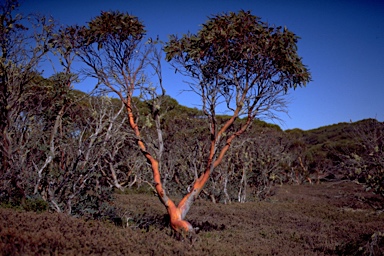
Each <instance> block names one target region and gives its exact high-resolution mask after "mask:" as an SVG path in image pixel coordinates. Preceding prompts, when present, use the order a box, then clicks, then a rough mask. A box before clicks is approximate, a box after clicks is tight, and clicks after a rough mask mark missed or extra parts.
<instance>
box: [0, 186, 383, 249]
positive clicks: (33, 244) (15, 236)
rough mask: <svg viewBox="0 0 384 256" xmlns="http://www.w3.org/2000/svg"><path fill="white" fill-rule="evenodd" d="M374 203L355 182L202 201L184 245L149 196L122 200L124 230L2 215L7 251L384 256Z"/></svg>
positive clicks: (57, 217) (0, 240)
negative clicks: (258, 197) (255, 198)
mask: <svg viewBox="0 0 384 256" xmlns="http://www.w3.org/2000/svg"><path fill="white" fill-rule="evenodd" d="M372 202H373V203H375V204H376V205H377V204H378V203H382V201H381V202H380V201H378V200H377V198H376V197H374V196H372V195H371V194H370V193H367V192H365V191H364V190H363V188H362V187H361V186H360V185H357V184H354V183H350V182H341V183H326V184H321V185H314V186H311V185H302V186H288V185H285V186H282V187H276V194H275V195H274V196H273V197H271V198H270V199H269V200H267V201H264V202H251V203H245V204H238V203H233V204H230V205H221V204H212V203H211V202H207V201H204V200H198V201H196V202H195V204H194V206H193V207H192V209H191V211H190V213H189V215H188V216H187V217H188V220H189V221H190V222H191V223H192V224H194V226H198V227H199V228H200V231H199V232H198V234H197V235H194V236H193V237H192V238H190V239H184V240H183V239H182V240H177V239H175V238H174V237H173V236H172V235H171V233H172V232H171V230H170V228H169V227H168V226H167V220H166V217H165V215H164V213H165V210H164V207H163V206H162V205H161V204H160V202H159V200H158V199H157V198H156V197H154V196H150V195H145V194H131V195H121V194H119V195H116V200H115V205H116V207H117V208H118V210H117V212H118V213H119V216H120V217H123V223H118V221H117V223H118V224H119V225H120V224H122V225H123V226H124V227H121V226H116V225H113V224H111V223H103V222H96V221H84V220H81V219H74V218H71V217H68V216H65V215H62V214H56V213H55V214H52V213H41V214H36V213H32V212H20V211H15V210H10V209H0V212H1V216H0V252H1V253H2V255H89V254H93V255H143V254H144V255H369V254H370V253H372V254H371V255H382V254H383V253H384V249H383V248H384V233H383V232H384V214H383V213H382V212H378V211H375V210H373V208H372V207H371V206H370V205H369V204H370V203H372ZM117 220H119V219H117ZM126 220H128V221H126ZM127 226H128V227H127ZM380 232H381V233H380Z"/></svg>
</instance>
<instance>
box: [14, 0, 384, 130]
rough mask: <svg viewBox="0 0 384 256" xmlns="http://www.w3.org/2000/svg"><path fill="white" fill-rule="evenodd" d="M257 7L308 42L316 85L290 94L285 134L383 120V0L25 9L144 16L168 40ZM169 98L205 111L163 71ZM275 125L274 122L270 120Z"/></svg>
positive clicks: (124, 2)
mask: <svg viewBox="0 0 384 256" xmlns="http://www.w3.org/2000/svg"><path fill="white" fill-rule="evenodd" d="M241 9H243V10H250V11H251V12H252V14H254V15H256V16H259V17H261V18H262V20H263V21H267V22H269V23H270V24H275V25H278V26H284V25H285V26H287V28H288V29H290V30H291V31H293V32H294V33H296V34H297V35H298V36H300V37H301V40H300V41H299V44H298V46H299V55H300V56H301V57H303V62H304V64H306V65H308V67H309V68H310V70H311V73H312V77H313V82H311V83H309V84H308V86H307V87H306V88H299V89H298V90H296V91H294V92H292V93H291V94H290V95H289V97H290V100H291V103H290V104H289V106H288V110H289V116H287V115H285V114H284V115H282V116H281V118H282V119H283V121H284V122H283V123H277V124H279V125H280V126H281V127H282V128H283V129H292V128H300V129H303V130H307V129H312V128H317V127H320V126H324V125H330V124H334V123H339V122H349V121H350V120H352V121H358V120H361V119H365V118H377V119H378V120H379V121H384V82H383V81H384V0H317V1H316V0H290V1H289V0H285V1H284V0H248V1H246V0H164V1H162V0H109V1H108V0H104V1H102V0H76V1H73V0H66V1H62V0H60V1H59V0H24V3H22V6H21V11H22V12H23V13H25V14H27V13H30V12H38V13H42V14H46V15H52V16H53V17H54V18H55V19H57V20H58V21H59V22H60V23H62V24H67V25H74V24H79V25H82V24H85V22H87V21H89V20H90V19H91V18H93V17H95V16H97V15H99V14H100V11H109V10H119V11H121V12H128V13H129V14H132V15H135V16H137V17H139V19H140V20H141V21H142V22H143V23H144V24H145V26H146V29H147V32H148V33H147V34H148V35H149V36H152V37H156V36H157V35H159V36H160V39H162V40H164V41H166V40H167V36H168V35H170V34H178V35H182V34H183V33H187V32H188V31H190V32H192V33H195V32H197V30H198V29H199V26H200V25H201V24H202V23H205V21H206V20H207V19H208V18H207V17H208V16H210V15H211V14H218V13H223V12H229V11H233V12H237V11H238V10H241ZM163 69H164V70H163V76H164V85H165V87H166V90H167V94H169V95H170V96H172V97H173V98H175V99H177V100H178V102H179V103H180V104H182V105H185V106H190V107H194V106H198V105H199V99H198V97H195V96H194V95H193V94H191V93H187V92H184V93H182V94H180V90H181V89H182V88H185V89H186V88H188V87H187V85H185V84H183V83H182V80H183V78H180V77H178V76H176V75H175V74H174V72H173V70H172V69H171V67H170V66H167V65H164V66H163ZM267 121H269V120H267Z"/></svg>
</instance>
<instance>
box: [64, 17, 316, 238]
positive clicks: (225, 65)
mask: <svg viewBox="0 0 384 256" xmlns="http://www.w3.org/2000/svg"><path fill="white" fill-rule="evenodd" d="M63 32H64V33H65V34H67V35H68V34H70V35H71V37H72V40H73V43H72V45H73V49H74V51H75V52H76V54H77V55H78V56H79V58H80V59H81V60H82V61H83V62H84V63H85V64H86V66H87V67H88V68H87V69H86V70H85V71H86V74H87V75H89V76H92V77H94V78H96V79H97V81H98V82H97V84H98V86H100V87H103V88H106V89H107V90H109V91H110V92H114V93H115V94H116V95H117V96H118V97H119V99H120V100H121V101H122V102H123V104H124V105H125V108H126V111H127V115H128V120H129V125H130V128H131V129H132V130H133V131H134V134H135V137H136V141H137V145H138V147H139V149H140V151H141V153H142V154H143V155H144V156H145V158H146V159H147V161H148V163H149V165H150V166H151V169H152V172H153V187H154V188H155V190H156V192H157V195H158V197H159V199H160V201H161V202H162V204H163V205H164V206H165V207H166V209H167V212H168V214H169V216H170V224H171V227H172V228H173V229H174V230H175V231H177V232H183V231H187V232H191V231H193V227H192V225H191V224H190V223H189V222H188V221H186V220H185V216H186V214H187V212H188V210H189V209H190V207H191V206H192V203H193V202H194V200H195V199H196V198H197V196H198V195H199V193H200V192H201V190H202V189H203V187H204V185H205V184H206V182H207V181H208V180H209V177H210V174H211V173H212V172H213V171H214V169H215V167H216V166H218V165H219V164H220V162H221V161H222V160H223V158H224V155H225V153H226V152H227V151H228V149H229V148H230V146H231V143H232V141H233V140H234V139H235V138H236V137H238V136H240V135H241V134H242V133H244V132H245V131H246V130H247V128H248V127H249V126H250V125H251V123H252V121H253V120H254V119H255V118H257V117H261V116H262V115H265V116H272V117H273V116H274V115H273V113H274V112H275V111H284V110H285V107H286V102H285V101H284V97H283V96H284V95H285V94H287V92H288V91H289V90H290V89H295V88H297V87H300V86H304V85H306V83H307V82H309V81H310V73H309V71H308V69H307V68H306V66H305V65H303V63H302V61H301V58H300V57H299V56H298V54H297V45H296V43H297V40H298V37H297V36H296V35H295V34H293V33H292V32H290V31H289V30H288V29H286V28H281V27H274V26H269V25H268V24H266V23H264V22H261V20H260V19H259V18H258V17H256V16H253V15H251V14H250V13H249V12H245V11H240V12H239V13H229V14H222V15H217V16H214V17H211V18H210V19H209V20H208V22H207V23H206V24H203V26H202V28H201V30H200V31H199V32H198V33H197V34H196V35H194V34H187V35H184V36H183V37H182V38H177V37H176V36H171V38H170V40H169V42H167V43H166V44H165V47H164V50H165V52H166V59H167V60H168V61H171V62H172V64H173V65H174V67H175V68H176V71H179V72H181V73H182V74H185V75H187V76H189V77H190V78H192V82H191V83H190V86H191V88H192V90H193V91H194V92H195V93H197V94H198V95H200V97H201V100H202V110H203V111H204V113H205V115H206V117H207V118H206V119H207V121H208V125H209V128H210V129H209V131H210V134H207V136H209V138H210V145H209V154H208V155H207V156H206V163H205V167H204V169H205V171H204V172H203V173H201V174H200V176H197V178H196V179H195V181H194V184H193V186H192V187H191V189H189V191H188V193H187V194H186V195H185V196H184V198H183V199H182V200H181V201H180V202H179V203H178V204H176V203H175V202H174V201H173V200H172V199H170V198H169V197H168V195H167V193H166V190H165V188H164V186H163V183H162V179H161V169H160V166H161V165H160V161H161V159H160V158H161V153H162V152H161V150H162V148H163V140H162V131H161V127H160V122H159V118H160V117H159V115H158V113H159V111H158V110H159V108H160V107H161V105H160V104H157V103H159V102H153V106H154V107H155V108H154V109H152V112H153V113H152V118H153V120H154V121H155V124H156V129H157V134H158V138H157V144H158V145H157V152H156V150H150V149H149V147H148V146H147V144H146V143H145V141H144V137H143V136H142V133H141V129H142V128H143V127H140V126H139V123H138V119H137V116H136V114H137V111H136V110H135V100H134V98H133V96H134V92H137V91H138V92H140V94H141V95H150V96H151V99H152V100H156V99H159V98H160V97H156V93H155V91H156V87H155V86H153V83H149V82H148V75H147V73H148V68H154V69H152V70H154V73H155V74H156V75H157V76H158V78H159V83H158V85H159V86H158V88H160V89H161V90H160V91H161V94H162V95H163V94H164V90H163V87H162V83H161V81H162V79H161V69H160V64H161V62H160V61H159V57H160V52H159V49H158V48H157V46H158V45H156V44H155V42H152V41H151V40H148V41H147V42H143V41H144V40H143V39H144V36H145V30H144V25H143V24H142V23H141V22H140V21H139V20H138V19H137V17H134V16H131V15H128V14H124V13H120V12H102V13H101V15H100V16H98V17H96V18H94V19H93V20H91V21H90V22H89V23H88V25H87V26H84V27H78V26H75V27H68V28H67V29H65V30H63ZM157 95H158V94H157ZM223 106H225V107H226V109H227V111H228V112H229V113H231V114H230V115H227V116H228V119H227V120H224V122H218V121H217V118H216V112H217V109H218V108H221V107H223ZM226 114H227V113H226ZM238 118H245V121H244V122H241V124H242V125H241V126H236V127H238V128H234V126H233V124H234V122H235V121H236V120H237V119H238ZM150 151H154V152H150Z"/></svg>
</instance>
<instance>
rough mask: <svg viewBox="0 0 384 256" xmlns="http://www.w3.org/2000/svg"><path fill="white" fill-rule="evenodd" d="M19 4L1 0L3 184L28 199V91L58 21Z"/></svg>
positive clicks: (5, 192)
mask: <svg viewBox="0 0 384 256" xmlns="http://www.w3.org/2000/svg"><path fill="white" fill-rule="evenodd" d="M18 6H19V4H18V1H15V0H6V1H2V2H1V3H0V140H1V143H0V158H1V162H0V170H1V171H0V179H1V185H0V186H1V189H2V194H3V195H4V196H5V197H6V198H11V197H12V198H14V199H16V198H19V199H20V200H21V201H24V200H25V192H26V191H25V182H26V181H25V180H23V176H24V174H25V173H26V172H27V171H28V168H27V167H26V166H25V162H26V161H27V154H28V152H29V149H28V148H27V145H28V144H27V143H26V141H25V140H28V139H30V137H29V136H28V132H29V129H28V127H29V125H28V122H30V120H29V118H31V115H30V113H29V109H28V107H30V106H31V105H29V104H28V97H30V96H31V95H30V94H29V93H28V92H27V91H28V89H29V87H30V85H31V83H32V80H33V79H34V78H36V76H37V75H38V74H39V72H38V67H39V64H40V62H41V61H42V59H43V58H44V57H45V56H46V54H47V53H48V51H49V49H50V48H51V46H52V44H51V43H50V39H51V38H52V33H53V28H54V23H53V20H52V19H48V18H46V17H42V16H35V17H34V19H30V20H27V19H25V18H24V17H23V16H21V15H20V14H17V13H16V12H15V10H16V9H17V8H18ZM29 92H31V91H29ZM17 200H18V199H16V201H17Z"/></svg>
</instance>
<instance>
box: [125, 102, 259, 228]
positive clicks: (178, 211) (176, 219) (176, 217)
mask: <svg viewBox="0 0 384 256" xmlns="http://www.w3.org/2000/svg"><path fill="white" fill-rule="evenodd" d="M121 98H122V97H121ZM131 99H132V98H131V96H130V95H129V96H128V97H127V98H126V99H125V100H124V103H125V105H126V109H127V111H128V118H129V124H130V127H131V128H132V130H133V131H134V133H135V135H136V138H137V145H138V146H139V148H140V150H141V152H142V153H143V155H144V156H145V157H146V159H147V161H148V162H149V163H150V165H151V167H152V172H153V180H154V185H155V189H156V192H157V195H158V197H159V199H160V201H161V202H162V203H163V205H164V206H165V207H166V209H167V212H168V214H169V217H170V224H171V227H172V229H173V230H175V231H176V232H182V231H186V232H192V231H193V227H192V225H191V224H190V223H189V222H188V221H186V220H184V218H185V216H186V214H187V212H188V211H189V209H190V207H191V206H192V204H193V202H194V200H195V199H196V198H197V196H198V195H199V193H200V192H201V190H202V189H203V187H204V185H205V183H206V182H207V181H208V179H209V176H210V174H211V173H212V171H213V169H214V168H215V167H216V166H217V165H219V164H220V162H221V161H222V159H223V157H224V155H225V153H226V152H227V151H228V149H229V147H230V145H231V142H232V141H233V139H234V138H236V137H237V136H239V135H240V134H242V133H243V132H244V131H245V130H246V129H247V127H248V126H249V124H250V122H251V120H252V118H251V117H249V118H248V120H247V122H246V123H245V124H244V125H243V126H242V127H241V128H240V129H239V130H238V131H237V132H235V133H233V134H232V135H231V136H228V137H227V140H226V144H225V146H224V147H223V148H222V149H221V150H220V152H219V154H218V157H217V159H216V160H215V159H214V156H215V153H216V147H217V142H218V141H219V139H220V136H222V134H224V132H225V131H226V130H227V129H228V127H229V126H230V125H231V124H232V123H233V122H234V121H235V119H236V118H237V114H238V111H235V113H234V115H233V116H232V118H231V119H229V120H228V121H227V122H226V123H225V124H224V126H223V127H222V129H221V130H220V131H219V132H218V134H217V135H216V136H212V139H211V148H210V153H209V157H208V161H207V166H206V169H205V171H204V173H203V174H202V175H201V176H200V177H199V178H198V179H197V180H196V181H195V183H194V185H193V187H192V189H191V191H190V192H189V193H188V194H186V195H185V196H184V198H183V199H182V200H181V201H180V202H179V204H178V205H177V206H176V204H175V203H174V202H173V201H172V200H171V199H170V198H168V196H167V195H166V193H165V191H164V189H163V185H162V183H161V176H160V171H159V162H158V161H157V160H156V159H155V158H154V157H153V156H152V155H151V154H150V153H149V152H148V151H147V150H146V147H145V144H144V142H143V140H142V138H141V135H140V130H139V128H138V126H137V124H136V122H135V118H134V115H133V111H132V105H131V104H132V102H131ZM211 130H212V131H214V130H215V129H214V127H212V129H211Z"/></svg>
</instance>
